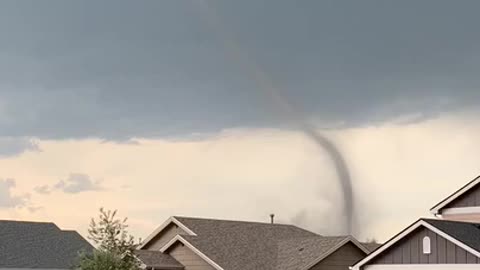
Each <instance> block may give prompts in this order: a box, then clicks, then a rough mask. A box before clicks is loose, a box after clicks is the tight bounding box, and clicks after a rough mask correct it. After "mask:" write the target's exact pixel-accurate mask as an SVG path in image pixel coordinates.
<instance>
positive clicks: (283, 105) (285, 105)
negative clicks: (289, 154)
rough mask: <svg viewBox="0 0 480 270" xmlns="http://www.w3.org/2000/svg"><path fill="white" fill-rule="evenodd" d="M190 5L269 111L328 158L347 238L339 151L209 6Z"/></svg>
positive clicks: (348, 198)
mask: <svg viewBox="0 0 480 270" xmlns="http://www.w3.org/2000/svg"><path fill="white" fill-rule="evenodd" d="M192 1H193V3H194V4H196V5H197V7H198V8H199V9H200V11H201V13H202V14H203V15H204V17H205V19H206V20H207V21H208V23H209V24H210V26H211V27H212V28H213V29H214V30H215V31H216V32H217V34H218V35H219V37H220V38H221V40H222V41H223V43H224V45H225V48H226V50H227V53H228V56H229V57H230V58H231V59H232V60H233V61H235V62H236V63H237V64H238V65H239V66H241V67H242V69H243V70H245V71H247V72H248V74H249V75H250V76H251V77H252V78H253V79H254V81H255V82H256V83H257V85H258V89H259V91H262V93H263V94H264V95H266V97H268V99H269V100H270V101H271V105H272V106H273V108H275V110H277V111H278V112H280V113H281V114H282V115H283V116H284V117H286V118H288V119H289V121H290V122H291V123H293V124H294V125H295V126H297V128H299V129H300V130H301V131H302V132H303V133H304V134H305V135H306V136H307V137H308V138H310V139H311V140H312V141H313V142H314V143H315V144H316V145H317V146H318V147H319V148H320V149H321V150H323V151H324V152H325V153H326V154H327V155H328V157H329V158H330V160H331V162H332V164H333V166H334V168H335V172H336V175H337V178H338V181H339V186H340V188H341V191H342V198H343V224H344V226H343V227H344V231H345V232H346V233H347V234H351V233H352V230H353V222H354V220H353V217H354V215H355V212H354V205H353V188H352V179H351V177H350V172H349V169H348V166H347V163H346V161H345V158H344V157H343V155H342V153H341V152H340V150H339V149H338V148H337V146H336V145H335V144H334V143H333V142H332V141H331V140H330V139H328V138H327V137H326V136H324V135H323V134H321V133H320V132H318V131H317V130H316V128H315V127H314V126H313V125H311V124H310V123H309V122H308V121H307V119H306V117H305V116H304V115H303V114H301V113H300V112H299V111H298V110H296V108H295V107H294V106H293V105H292V104H291V102H289V100H288V99H287V98H285V97H284V96H283V95H282V91H280V88H279V87H277V86H276V85H275V84H274V82H273V80H272V79H271V78H270V76H268V74H267V73H266V72H264V71H263V70H262V69H261V68H260V67H259V66H258V65H257V64H256V63H255V61H253V60H252V59H251V58H250V57H249V55H248V54H247V52H246V51H245V50H242V48H241V46H240V45H239V43H238V42H236V40H235V37H234V35H233V34H232V32H230V31H227V29H226V28H225V24H224V23H223V22H222V20H221V18H220V16H219V15H218V13H217V12H216V10H215V9H214V7H213V6H211V5H209V3H208V2H207V0H192Z"/></svg>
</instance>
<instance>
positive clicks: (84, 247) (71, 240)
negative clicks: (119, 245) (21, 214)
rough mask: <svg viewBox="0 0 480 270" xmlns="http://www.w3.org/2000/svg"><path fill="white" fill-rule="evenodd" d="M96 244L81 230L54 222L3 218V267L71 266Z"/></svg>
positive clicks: (0, 262)
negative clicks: (74, 229)
mask: <svg viewBox="0 0 480 270" xmlns="http://www.w3.org/2000/svg"><path fill="white" fill-rule="evenodd" d="M92 250H93V247H92V246H91V245H90V244H89V243H88V242H87V241H86V240H85V239H83V238H82V237H81V236H80V235H79V234H78V233H77V232H74V231H62V230H60V229H59V228H58V227H57V226H56V225H55V224H53V223H42V222H24V221H6V220H5V221H0V268H55V269H69V268H70V267H72V266H73V265H74V263H75V262H76V259H77V256H78V254H79V252H81V251H85V252H91V251H92Z"/></svg>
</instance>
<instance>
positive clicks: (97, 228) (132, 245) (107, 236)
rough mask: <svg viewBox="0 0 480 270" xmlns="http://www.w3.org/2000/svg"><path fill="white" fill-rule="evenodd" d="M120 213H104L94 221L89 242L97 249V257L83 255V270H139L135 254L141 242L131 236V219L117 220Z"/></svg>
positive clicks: (89, 230) (101, 210)
mask: <svg viewBox="0 0 480 270" xmlns="http://www.w3.org/2000/svg"><path fill="white" fill-rule="evenodd" d="M116 215H117V211H116V210H115V211H106V210H104V209H103V208H101V209H100V214H99V216H98V219H97V220H95V219H93V218H92V220H91V222H90V227H89V229H88V234H89V236H88V238H89V239H90V240H91V241H93V243H94V244H95V245H96V246H97V250H96V251H94V252H93V254H82V255H81V256H80V260H79V264H78V267H77V269H79V270H139V269H140V262H139V261H138V259H137V258H136V257H135V254H134V251H135V249H136V248H137V246H138V242H136V241H135V239H134V237H133V236H131V235H130V234H129V233H128V230H127V228H128V225H127V219H126V218H125V219H119V218H117V217H116Z"/></svg>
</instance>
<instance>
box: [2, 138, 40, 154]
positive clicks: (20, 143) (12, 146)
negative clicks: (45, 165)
mask: <svg viewBox="0 0 480 270" xmlns="http://www.w3.org/2000/svg"><path fill="white" fill-rule="evenodd" d="M26 151H35V152H38V151H41V149H40V147H39V146H38V144H37V143H36V142H35V141H34V140H33V139H29V138H22V137H18V138H13V137H0V158H5V157H11V156H16V155H20V154H22V153H24V152H26Z"/></svg>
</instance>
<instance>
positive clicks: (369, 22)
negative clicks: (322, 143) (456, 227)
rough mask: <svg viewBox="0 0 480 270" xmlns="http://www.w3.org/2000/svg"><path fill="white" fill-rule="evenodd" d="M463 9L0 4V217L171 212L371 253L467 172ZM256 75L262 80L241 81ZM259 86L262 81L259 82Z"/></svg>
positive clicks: (150, 224)
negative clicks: (284, 227)
mask: <svg viewBox="0 0 480 270" xmlns="http://www.w3.org/2000/svg"><path fill="white" fill-rule="evenodd" d="M479 8H480V3H479V2H478V1H473V0H472V1H468V0H464V1H443V0H425V1H414V0H405V1H389V0H387V1H380V0H377V1H373V0H365V1H347V0H342V1H338V0H335V1H314V0H305V1H287V0H244V1H220V0H203V1H202V0H175V1H174V0H165V1H147V0H142V1H123V0H115V1H113V0H105V1H94V0H86V1H62V0H46V1H35V0H23V1H17V0H5V1H2V2H0V33H1V34H0V168H1V169H0V218H1V219H20V220H38V221H52V222H55V223H57V224H58V225H59V226H60V227H62V228H66V229H76V230H78V231H79V232H81V233H82V234H84V235H85V233H86V228H87V226H88V223H89V219H90V218H91V217H92V216H95V215H96V214H97V212H98V209H99V208H100V207H105V208H109V209H118V210H119V213H120V215H122V216H127V217H129V223H130V230H131V232H132V233H133V234H134V235H135V236H137V237H141V238H145V237H146V236H147V235H148V234H149V233H150V232H152V231H153V230H154V229H155V228H156V227H157V226H158V225H160V224H161V223H162V222H163V221H164V220H165V219H167V218H168V217H169V216H171V215H186V216H202V217H213V218H229V219H241V220H254V221H269V216H268V215H269V214H270V213H275V214H276V219H277V221H278V222H285V223H293V224H296V225H299V226H302V227H305V228H308V229H310V230H313V231H315V232H318V233H321V234H325V235H331V234H338V233H340V232H339V231H338V227H339V226H338V224H339V222H341V221H340V220H339V216H340V215H341V213H339V212H341V211H342V207H341V206H342V203H343V201H342V198H341V190H340V188H339V184H338V179H337V175H336V173H335V170H334V167H333V165H332V162H331V160H330V158H329V157H328V155H327V154H326V152H325V151H324V150H323V149H322V148H320V147H318V146H317V145H316V144H315V142H313V141H312V140H311V139H310V138H309V137H308V136H306V135H305V134H304V132H303V131H302V130H301V129H300V128H299V125H298V123H297V122H295V121H292V119H291V118H290V117H288V115H286V114H285V113H284V112H282V110H281V109H279V108H278V104H276V102H275V101H274V100H272V97H271V96H269V95H268V94H267V92H266V91H265V89H263V88H264V87H265V85H273V86H274V88H275V91H277V92H278V93H279V94H280V96H281V97H282V99H283V100H284V101H286V102H288V103H289V104H290V105H291V106H292V107H293V108H295V110H296V111H297V112H298V113H299V115H301V116H302V117H301V118H302V121H305V122H308V123H309V125H311V126H312V127H313V128H314V129H315V130H316V131H317V132H319V133H321V134H324V135H325V136H327V137H328V138H329V139H330V140H332V142H334V143H335V144H336V146H337V147H338V149H339V150H340V152H341V153H342V155H343V157H344V159H345V160H346V162H347V165H348V168H349V172H350V175H351V178H352V184H353V193H354V205H355V211H356V217H355V222H356V226H355V228H354V235H355V236H357V237H358V238H360V239H377V240H379V241H384V240H386V239H388V238H389V237H391V236H393V235H394V234H396V233H397V232H398V231H400V230H401V229H402V228H403V227H405V226H406V225H408V224H410V223H412V222H413V221H415V220H416V219H418V218H419V217H420V216H427V217H428V216H429V213H428V209H429V208H430V207H431V206H433V205H434V204H435V203H437V202H438V201H439V200H441V199H442V198H444V197H445V196H446V195H448V194H449V193H451V192H453V191H455V190H456V189H457V188H459V187H460V186H462V185H463V184H465V183H466V182H468V181H470V180H471V179H472V178H474V177H476V176H477V175H478V174H479V172H480V170H479V167H478V164H480V163H479V162H480V157H478V154H477V152H478V151H477V149H479V148H480V142H479V141H478V139H477V134H479V132H480V120H479V119H478V117H477V115H478V113H479V109H478V105H480V91H479V90H478V88H479V86H480V77H479V76H478V71H479V70H480V49H479V48H480V46H479V43H480V35H479V34H478V25H479V23H480V18H479V17H478V16H477V11H478V10H479ZM259 71H260V72H261V73H262V76H260V79H259V76H258V73H259ZM265 81H266V82H267V83H265Z"/></svg>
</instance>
